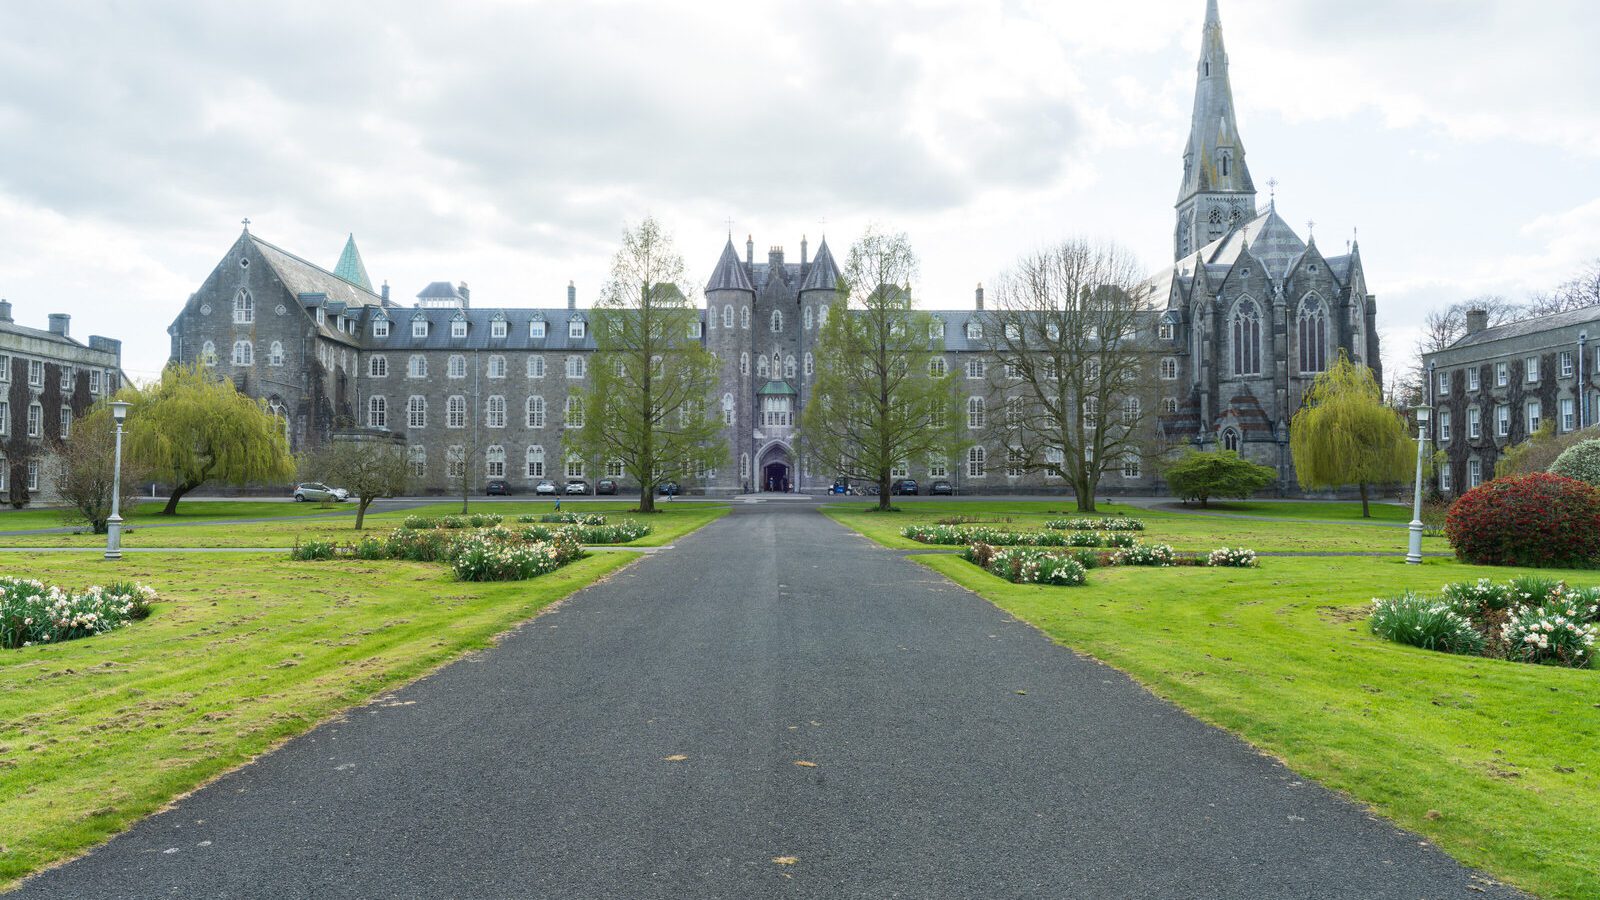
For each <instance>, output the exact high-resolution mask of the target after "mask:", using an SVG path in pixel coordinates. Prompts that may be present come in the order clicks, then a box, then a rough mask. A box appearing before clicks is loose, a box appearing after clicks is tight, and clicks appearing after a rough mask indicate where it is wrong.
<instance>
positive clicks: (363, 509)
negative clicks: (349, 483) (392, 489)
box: [356, 497, 372, 531]
mask: <svg viewBox="0 0 1600 900" xmlns="http://www.w3.org/2000/svg"><path fill="white" fill-rule="evenodd" d="M371 505H372V498H371V497H357V498H356V530H357V531H360V530H361V523H362V522H365V521H366V520H367V507H369V506H371Z"/></svg>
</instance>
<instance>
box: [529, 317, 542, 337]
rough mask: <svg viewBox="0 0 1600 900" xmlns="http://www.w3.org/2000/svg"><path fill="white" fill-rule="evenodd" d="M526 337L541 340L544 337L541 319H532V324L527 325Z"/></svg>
mask: <svg viewBox="0 0 1600 900" xmlns="http://www.w3.org/2000/svg"><path fill="white" fill-rule="evenodd" d="M528 337H531V338H543V337H544V320H543V319H534V320H533V321H532V322H529V323H528Z"/></svg>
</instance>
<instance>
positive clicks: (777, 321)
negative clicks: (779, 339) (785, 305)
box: [772, 309, 783, 334]
mask: <svg viewBox="0 0 1600 900" xmlns="http://www.w3.org/2000/svg"><path fill="white" fill-rule="evenodd" d="M782 330H783V310H781V309H775V310H773V311H772V333H773V334H777V333H778V332H780V331H782Z"/></svg>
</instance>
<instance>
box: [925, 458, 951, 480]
mask: <svg viewBox="0 0 1600 900" xmlns="http://www.w3.org/2000/svg"><path fill="white" fill-rule="evenodd" d="M949 475H950V463H949V462H948V461H946V460H945V458H944V457H942V456H930V457H928V477H929V478H948V477H949Z"/></svg>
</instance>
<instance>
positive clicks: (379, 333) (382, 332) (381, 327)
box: [372, 316, 389, 337]
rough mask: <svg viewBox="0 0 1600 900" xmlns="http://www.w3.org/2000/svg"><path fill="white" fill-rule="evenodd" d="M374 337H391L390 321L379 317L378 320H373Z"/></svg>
mask: <svg viewBox="0 0 1600 900" xmlns="http://www.w3.org/2000/svg"><path fill="white" fill-rule="evenodd" d="M372 336H373V337H388V336H389V320H388V319H386V318H384V317H383V316H379V317H378V318H376V319H373V320H372Z"/></svg>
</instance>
